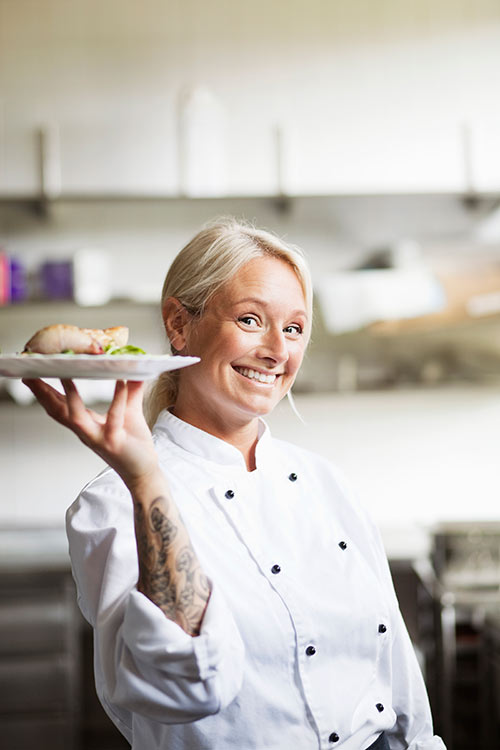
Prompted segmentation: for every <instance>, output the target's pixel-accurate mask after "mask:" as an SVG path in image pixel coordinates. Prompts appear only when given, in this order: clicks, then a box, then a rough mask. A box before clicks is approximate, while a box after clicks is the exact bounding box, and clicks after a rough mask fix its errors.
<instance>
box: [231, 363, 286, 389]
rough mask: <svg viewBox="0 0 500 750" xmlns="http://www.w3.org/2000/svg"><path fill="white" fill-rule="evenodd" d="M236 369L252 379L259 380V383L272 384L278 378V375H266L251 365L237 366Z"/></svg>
mask: <svg viewBox="0 0 500 750" xmlns="http://www.w3.org/2000/svg"><path fill="white" fill-rule="evenodd" d="M235 369H236V370H237V371H238V372H239V373H240V374H241V375H244V376H245V377H246V378H249V379H250V380H258V381H259V383H268V384H269V385H271V384H272V383H274V381H275V380H276V375H265V374H264V373H263V372H257V371H256V370H251V369H250V368H249V367H236V368H235Z"/></svg>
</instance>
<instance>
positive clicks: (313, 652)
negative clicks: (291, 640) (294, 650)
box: [306, 646, 316, 656]
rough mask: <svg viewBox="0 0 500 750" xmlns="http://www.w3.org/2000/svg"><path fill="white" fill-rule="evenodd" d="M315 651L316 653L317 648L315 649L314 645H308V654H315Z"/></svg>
mask: <svg viewBox="0 0 500 750" xmlns="http://www.w3.org/2000/svg"><path fill="white" fill-rule="evenodd" d="M315 653H316V649H315V647H314V646H308V647H307V648H306V654H307V656H314V654H315Z"/></svg>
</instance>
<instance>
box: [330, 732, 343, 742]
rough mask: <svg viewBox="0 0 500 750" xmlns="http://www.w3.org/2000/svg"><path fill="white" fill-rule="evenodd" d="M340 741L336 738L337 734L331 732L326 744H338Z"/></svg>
mask: <svg viewBox="0 0 500 750" xmlns="http://www.w3.org/2000/svg"><path fill="white" fill-rule="evenodd" d="M339 740H340V737H339V736H338V734H337V732H332V733H331V735H330V736H329V737H328V742H338V741H339Z"/></svg>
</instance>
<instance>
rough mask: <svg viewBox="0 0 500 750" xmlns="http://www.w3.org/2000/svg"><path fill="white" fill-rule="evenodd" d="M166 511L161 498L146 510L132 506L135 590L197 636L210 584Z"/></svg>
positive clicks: (181, 530) (183, 532)
mask: <svg viewBox="0 0 500 750" xmlns="http://www.w3.org/2000/svg"><path fill="white" fill-rule="evenodd" d="M169 510H171V508H170V505H169V502H168V500H167V499H166V498H164V497H158V498H156V499H155V500H154V501H153V503H152V504H151V506H150V507H149V509H147V510H145V509H144V507H143V505H142V504H141V503H136V504H135V510H134V520H135V535H136V539H137V552H138V556H139V581H138V589H139V591H142V593H143V594H145V595H146V596H147V597H148V598H149V599H151V600H152V601H153V602H154V603H155V604H156V605H157V606H158V607H160V609H162V610H163V612H164V613H165V615H166V616H167V617H168V618H169V619H171V620H174V621H175V622H177V623H178V624H179V625H180V626H181V627H182V628H183V629H184V630H185V631H186V632H187V633H190V634H191V635H198V633H199V629H200V624H201V620H202V617H203V613H204V611H205V607H206V604H207V601H208V598H209V596H210V585H209V582H208V579H207V577H206V576H205V575H204V573H203V572H202V570H201V568H200V564H199V562H198V559H197V557H196V554H195V552H194V550H193V548H192V546H191V542H190V541H189V537H188V536H187V532H186V530H185V528H184V525H183V523H182V520H181V519H180V518H178V517H176V515H177V514H176V513H175V512H173V513H172V515H173V516H174V519H175V521H176V522H177V525H176V523H174V521H173V520H172V518H171V517H169V515H167V513H168V512H169Z"/></svg>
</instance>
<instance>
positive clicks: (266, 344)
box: [256, 327, 288, 367]
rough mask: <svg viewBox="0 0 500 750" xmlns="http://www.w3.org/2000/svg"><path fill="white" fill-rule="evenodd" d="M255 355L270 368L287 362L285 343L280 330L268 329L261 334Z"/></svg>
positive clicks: (283, 335)
mask: <svg viewBox="0 0 500 750" xmlns="http://www.w3.org/2000/svg"><path fill="white" fill-rule="evenodd" d="M256 354H257V356H258V357H259V358H260V359H266V360H268V361H269V362H268V364H269V365H270V366H272V367H275V366H276V365H279V364H282V363H283V362H286V361H287V359H288V347H287V341H286V337H285V334H284V333H283V331H282V330H281V328H275V327H272V328H271V327H270V328H268V329H267V331H265V332H264V333H263V334H262V337H261V339H260V342H259V347H258V350H257V352H256Z"/></svg>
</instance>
